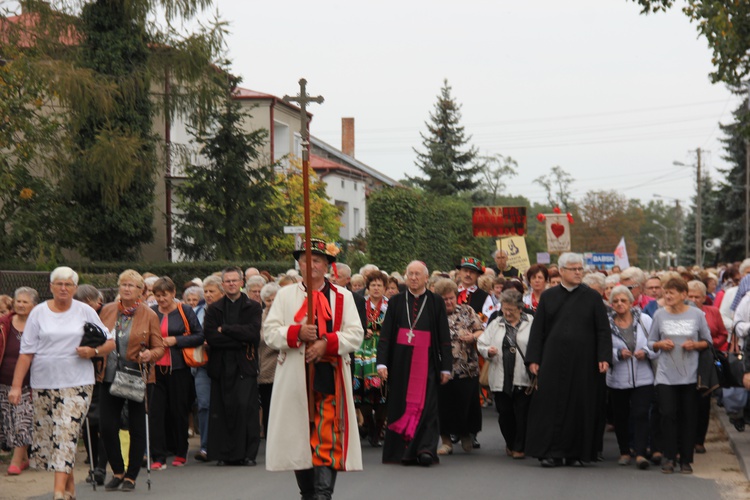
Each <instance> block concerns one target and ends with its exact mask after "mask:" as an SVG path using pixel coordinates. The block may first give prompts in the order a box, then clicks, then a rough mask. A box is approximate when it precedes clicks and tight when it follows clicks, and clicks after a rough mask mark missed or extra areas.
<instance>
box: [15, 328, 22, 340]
mask: <svg viewBox="0 0 750 500" xmlns="http://www.w3.org/2000/svg"><path fill="white" fill-rule="evenodd" d="M13 331H14V332H15V334H16V338H17V339H18V340H19V342H20V341H21V335H23V330H21V331H18V330H16V329H15V328H13Z"/></svg>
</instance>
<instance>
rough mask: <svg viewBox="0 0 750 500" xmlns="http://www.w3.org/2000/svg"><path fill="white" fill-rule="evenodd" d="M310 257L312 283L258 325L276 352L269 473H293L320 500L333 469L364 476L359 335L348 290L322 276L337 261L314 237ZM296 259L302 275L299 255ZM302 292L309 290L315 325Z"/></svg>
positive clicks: (284, 292)
mask: <svg viewBox="0 0 750 500" xmlns="http://www.w3.org/2000/svg"><path fill="white" fill-rule="evenodd" d="M311 252H312V266H311V273H310V274H311V278H310V283H300V284H297V285H292V286H287V287H284V288H282V289H281V290H279V291H278V292H277V294H276V299H275V300H274V302H273V305H272V306H271V309H270V310H269V311H268V316H267V317H266V322H265V324H264V327H263V336H264V339H265V341H266V344H268V346H269V347H271V348H272V349H276V350H279V351H280V354H279V357H278V364H277V366H276V376H275V379H274V386H273V394H272V396H271V414H270V418H269V422H270V424H269V429H268V437H267V441H266V469H267V470H269V471H282V470H293V471H294V473H295V476H296V478H297V484H298V485H299V489H300V493H301V495H302V498H303V499H316V500H317V499H327V498H331V497H332V495H333V489H334V486H335V482H336V473H337V471H340V470H342V471H353V470H362V451H361V448H360V443H359V433H358V431H357V419H356V414H355V409H354V399H353V396H352V376H351V367H350V364H351V358H350V354H351V353H353V352H354V351H356V350H357V349H358V348H359V346H360V344H361V343H362V339H363V338H364V331H363V329H362V323H361V321H360V318H359V315H358V313H357V307H356V306H355V304H354V299H353V297H352V294H351V292H349V291H348V290H346V289H345V288H341V287H339V286H336V285H334V284H332V283H331V282H329V281H328V280H327V279H326V278H325V273H326V271H327V269H328V265H329V264H330V263H333V262H335V260H336V258H335V255H334V254H333V253H331V249H329V248H328V246H327V245H326V244H325V242H323V241H321V240H318V239H312V240H311ZM300 257H302V258H300ZM294 258H295V259H297V260H298V261H299V266H300V271H301V274H302V276H307V271H306V267H307V264H306V262H305V259H304V249H302V250H297V251H295V252H294ZM306 287H310V288H312V290H313V315H314V323H313V324H307V323H308V321H307V310H308V307H307V288H306Z"/></svg>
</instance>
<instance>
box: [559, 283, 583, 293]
mask: <svg viewBox="0 0 750 500" xmlns="http://www.w3.org/2000/svg"><path fill="white" fill-rule="evenodd" d="M560 286H561V287H563V288H564V289H566V290H567V291H569V292H572V291H573V290H575V289H576V288H578V287H579V286H580V285H575V286H566V285H565V283H563V282H562V281H561V282H560Z"/></svg>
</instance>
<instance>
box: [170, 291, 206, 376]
mask: <svg viewBox="0 0 750 500" xmlns="http://www.w3.org/2000/svg"><path fill="white" fill-rule="evenodd" d="M177 310H178V311H180V316H182V322H183V323H185V335H190V325H189V324H188V320H187V316H185V311H183V310H182V304H180V303H179V302H178V303H177ZM182 357H183V359H184V360H185V364H186V365H188V366H189V367H190V368H200V367H201V366H204V365H205V364H206V363H208V352H207V351H206V345H205V344H201V345H199V346H198V347H184V348H183V349H182Z"/></svg>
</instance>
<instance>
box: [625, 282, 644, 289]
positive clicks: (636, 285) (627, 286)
mask: <svg viewBox="0 0 750 500" xmlns="http://www.w3.org/2000/svg"><path fill="white" fill-rule="evenodd" d="M624 286H625V288H627V289H628V290H632V289H634V288H640V287H641V285H639V284H637V283H636V284H634V285H624Z"/></svg>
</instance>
